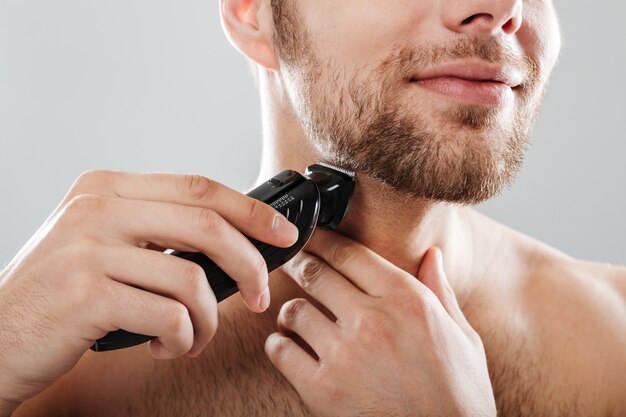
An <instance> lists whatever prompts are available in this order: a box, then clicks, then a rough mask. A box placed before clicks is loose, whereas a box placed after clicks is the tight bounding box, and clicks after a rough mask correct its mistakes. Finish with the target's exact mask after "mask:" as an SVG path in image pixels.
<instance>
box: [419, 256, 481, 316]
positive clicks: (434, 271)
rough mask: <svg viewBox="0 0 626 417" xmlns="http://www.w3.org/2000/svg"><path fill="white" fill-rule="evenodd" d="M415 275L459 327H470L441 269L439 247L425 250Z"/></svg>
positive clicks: (441, 261) (441, 258) (441, 260)
mask: <svg viewBox="0 0 626 417" xmlns="http://www.w3.org/2000/svg"><path fill="white" fill-rule="evenodd" d="M417 276H418V279H419V280H420V281H421V282H422V283H423V284H424V285H425V286H427V287H428V288H429V289H430V290H431V291H432V292H433V293H434V294H435V295H436V296H437V298H438V299H439V301H440V302H441V304H442V305H443V307H444V309H445V310H446V311H447V312H448V315H450V317H451V318H452V319H453V320H454V321H455V322H456V323H457V324H458V325H459V326H461V328H466V327H470V328H471V326H470V324H469V323H468V322H467V319H466V318H465V315H464V314H463V312H462V311H461V307H459V303H458V300H457V298H456V295H455V294H454V290H453V289H452V286H451V285H450V282H449V281H448V278H447V276H446V273H445V271H444V269H443V255H442V253H441V249H439V248H436V247H435V248H430V249H429V250H428V251H427V252H426V254H425V255H424V257H423V258H422V263H421V264H420V267H419V271H418V273H417Z"/></svg>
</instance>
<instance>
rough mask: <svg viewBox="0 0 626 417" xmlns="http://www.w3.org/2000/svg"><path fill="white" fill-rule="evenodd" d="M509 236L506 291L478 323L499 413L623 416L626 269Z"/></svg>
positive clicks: (501, 266)
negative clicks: (576, 256) (582, 258)
mask: <svg viewBox="0 0 626 417" xmlns="http://www.w3.org/2000/svg"><path fill="white" fill-rule="evenodd" d="M507 234H508V235H509V236H508V239H505V241H506V242H505V243H503V246H504V247H505V253H506V251H507V249H506V247H507V246H508V250H510V252H509V254H508V255H506V254H505V255H504V256H503V260H500V261H497V263H498V268H499V269H500V270H504V271H508V272H510V274H509V276H506V275H505V276H503V275H502V274H500V276H497V277H496V278H495V279H496V280H498V279H499V280H502V281H504V282H505V284H497V285H502V287H500V288H503V287H504V288H505V290H502V291H501V292H500V293H499V295H500V296H501V298H500V299H499V300H497V301H495V302H494V294H493V293H491V294H490V296H489V297H488V300H486V301H485V302H490V303H491V305H490V309H491V314H490V315H488V316H486V315H485V314H481V318H480V319H479V321H480V322H479V323H477V327H478V330H479V333H482V334H481V335H484V337H483V339H484V341H485V347H486V350H487V354H488V358H489V364H490V372H491V374H492V380H493V384H494V390H495V393H496V397H497V400H498V404H499V409H500V415H503V416H527V415H528V416H530V415H532V416H543V415H585V416H609V415H624V414H626V399H625V396H624V392H626V355H625V354H624V352H626V268H624V267H619V266H612V265H607V264H599V263H594V262H588V261H582V260H578V259H574V258H572V257H569V256H567V255H565V254H563V253H561V252H559V251H557V250H555V249H553V248H551V247H549V246H547V245H544V244H542V243H540V242H537V241H535V240H533V239H530V238H527V237H525V236H522V235H521V234H517V233H516V232H513V231H510V232H507ZM507 266H508V270H507V269H506V268H507ZM511 266H513V267H512V268H511ZM511 269H514V270H515V271H514V272H511ZM489 320H491V321H490V322H489ZM486 322H488V323H486Z"/></svg>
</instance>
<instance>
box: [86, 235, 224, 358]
mask: <svg viewBox="0 0 626 417" xmlns="http://www.w3.org/2000/svg"><path fill="white" fill-rule="evenodd" d="M101 250H102V251H103V253H101V254H99V255H100V256H98V259H99V260H101V262H100V265H98V268H99V270H100V271H103V273H104V274H105V275H107V276H109V277H111V278H112V279H115V280H116V281H118V282H121V283H124V284H128V285H132V286H135V287H139V288H142V289H144V290H146V291H150V292H153V293H156V294H159V295H163V296H165V297H168V298H172V299H174V300H176V301H179V302H180V303H182V304H184V305H185V307H187V310H188V311H189V315H190V317H191V322H192V325H193V335H194V344H193V346H192V348H191V350H190V351H189V352H188V353H189V355H190V356H196V355H198V354H199V353H200V352H201V351H202V349H204V347H205V346H206V345H207V343H209V341H210V340H211V339H212V338H213V336H214V335H215V332H216V330H217V317H218V316H217V300H216V299H215V295H214V294H213V291H212V290H211V287H210V285H209V282H208V280H207V277H206V275H205V273H204V270H203V269H202V268H201V267H200V266H199V265H197V264H195V263H193V262H189V261H186V260H184V259H181V258H178V257H176V256H171V255H167V254H164V253H159V252H154V251H151V250H146V249H139V248H135V247H125V246H113V245H109V246H104V247H103V248H102V249H101ZM103 260H106V261H105V262H102V261H103Z"/></svg>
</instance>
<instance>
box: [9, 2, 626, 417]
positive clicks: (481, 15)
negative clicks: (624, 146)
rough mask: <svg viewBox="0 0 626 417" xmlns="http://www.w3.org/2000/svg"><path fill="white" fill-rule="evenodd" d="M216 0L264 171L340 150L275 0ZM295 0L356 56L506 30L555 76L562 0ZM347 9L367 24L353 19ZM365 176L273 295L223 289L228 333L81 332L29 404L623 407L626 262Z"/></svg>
mask: <svg viewBox="0 0 626 417" xmlns="http://www.w3.org/2000/svg"><path fill="white" fill-rule="evenodd" d="M221 4H222V17H223V22H224V26H225V29H226V32H227V34H228V36H229V38H230V40H231V41H232V43H233V44H234V45H235V46H236V47H237V48H238V49H239V50H240V51H241V52H242V53H244V54H245V55H246V56H247V57H248V58H249V59H251V60H252V61H253V62H254V63H255V65H256V68H257V71H258V78H259V89H260V92H261V99H262V104H263V107H262V108H263V121H264V124H263V128H264V132H263V133H264V152H263V155H264V156H263V163H262V168H261V172H260V175H259V182H260V181H264V180H266V179H267V178H269V177H271V176H272V175H274V174H275V173H276V172H278V171H280V170H282V169H286V168H291V169H296V170H299V171H302V170H303V169H304V167H306V166H307V165H308V164H310V163H311V162H314V161H315V160H316V159H318V158H320V157H326V156H329V155H330V156H332V153H331V152H328V150H327V152H326V153H323V152H322V151H323V148H320V141H319V140H316V139H320V138H315V137H314V136H313V135H312V134H311V132H310V131H307V130H306V129H303V128H302V124H301V121H302V118H303V114H302V113H300V112H299V111H298V110H297V109H296V108H295V106H294V97H297V96H298V95H297V93H298V86H299V84H298V81H299V79H298V78H297V76H298V73H297V68H296V67H293V68H292V67H289V66H287V65H285V62H284V60H282V61H281V56H280V54H278V53H277V51H276V48H275V43H274V37H273V36H274V26H273V21H272V16H271V8H270V5H269V4H268V2H266V1H263V2H261V1H253V0H224V1H222V3H221ZM298 5H299V6H300V7H301V13H302V16H306V18H305V22H306V26H307V27H311V28H316V29H317V31H316V33H314V34H313V38H312V39H313V40H314V42H315V45H317V47H316V48H317V49H316V50H317V51H331V52H336V54H334V55H336V56H335V58H336V59H340V61H339V64H340V65H341V66H342V67H344V68H346V69H347V72H348V73H350V74H354V73H357V75H358V71H361V69H362V68H366V67H367V65H366V64H368V63H372V62H377V61H378V60H379V59H380V58H382V57H386V56H388V55H389V53H390V52H391V49H390V48H392V47H393V45H394V42H395V40H397V39H419V40H421V41H425V42H428V41H433V42H434V41H441V40H444V38H448V39H449V38H450V37H454V36H458V35H463V34H467V32H468V31H475V32H480V33H481V34H482V35H484V36H503V37H504V39H506V40H507V42H509V43H510V45H512V46H514V47H515V48H516V50H517V51H518V52H520V53H522V54H523V55H525V56H527V57H532V58H533V59H534V60H535V61H537V62H539V63H541V64H542V67H541V74H542V77H544V82H545V79H547V75H548V74H549V72H550V70H551V68H552V66H553V65H554V61H555V60H556V57H557V54H558V47H559V40H558V28H557V26H556V19H555V16H554V11H553V8H552V4H551V2H549V1H528V2H523V3H522V2H519V1H513V0H510V1H501V2H492V1H487V0H475V1H464V2H460V1H452V0H449V1H444V0H440V1H435V0H428V1H421V2H413V1H408V0H394V1H386V2H377V1H372V2H362V1H360V2H357V0H347V1H343V2H336V1H331V0H319V1H315V2H299V3H298ZM470 16H477V17H475V18H474V19H472V20H471V21H470V24H462V22H464V21H466V19H467V18H468V17H470ZM510 21H513V23H507V22H510ZM344 22H354V23H355V24H353V25H351V27H350V30H349V31H346V30H345V25H344V24H343V23H344ZM381 22H383V23H385V24H381ZM357 23H358V24H357ZM336 39H342V42H341V43H339V44H338V43H337V42H336ZM342 48H343V49H342ZM331 52H329V53H331ZM363 71H365V70H363ZM361 75H363V74H361ZM300 81H301V80H300ZM397 100H398V101H397V102H398V103H399V104H401V105H404V106H405V107H406V108H407V109H415V112H416V113H418V112H419V113H420V114H425V117H426V118H427V120H426V121H427V123H436V122H437V118H438V117H441V114H442V113H438V112H436V111H433V112H430V113H429V112H425V111H424V109H425V108H426V107H425V106H429V103H430V105H431V106H430V107H434V108H439V109H445V108H447V107H449V106H454V105H457V104H458V103H456V102H454V101H453V100H451V99H450V98H449V97H441V96H437V95H433V94H432V92H426V91H422V90H419V91H417V92H415V94H414V95H400V96H398V98H397ZM296 103H297V102H296ZM430 107H429V108H430ZM420 110H421V111H420ZM513 121H514V112H512V111H511V109H510V108H508V110H507V109H506V108H504V107H503V109H502V110H501V111H499V112H498V114H497V122H498V123H497V125H496V126H494V125H491V126H490V127H489V129H487V130H484V129H483V130H481V131H480V132H479V133H476V134H477V135H478V134H482V135H483V137H484V138H486V139H489V140H492V141H493V140H496V139H497V137H498V133H499V132H502V129H503V128H506V126H508V125H509V124H511V123H513ZM449 129H451V130H453V129H454V128H453V127H449ZM456 129H458V130H459V134H461V135H463V134H468V131H467V130H464V128H463V127H462V126H461V127H459V126H456ZM452 133H454V130H453V131H452ZM494 143H497V142H494ZM457 146H459V145H457ZM452 154H454V152H452ZM357 181H358V184H359V185H358V188H357V192H356V194H355V196H354V202H353V207H352V210H351V213H350V215H349V217H348V218H347V219H346V221H345V222H344V223H343V224H342V226H341V228H340V230H339V231H340V232H341V235H339V234H333V233H318V234H316V236H315V238H314V239H313V240H312V242H311V244H310V245H309V246H308V247H307V252H306V253H303V254H302V255H300V256H299V257H298V258H297V259H296V260H295V261H294V262H293V263H290V264H289V265H287V266H286V267H285V268H283V269H282V270H279V271H276V272H275V273H273V274H272V277H271V280H270V289H271V293H272V304H271V306H270V308H269V309H268V310H267V312H265V313H263V314H261V315H253V314H250V313H249V312H248V311H246V309H245V307H244V306H243V305H242V303H241V302H240V299H239V298H238V296H237V297H233V298H231V299H229V300H227V301H225V302H224V303H222V304H221V305H220V306H219V313H220V327H219V330H218V333H217V335H216V337H215V338H214V339H213V342H212V343H211V345H209V347H208V348H207V349H205V350H204V352H203V353H202V355H201V356H200V357H198V358H197V359H194V360H191V359H188V358H184V359H176V360H173V361H167V362H164V361H157V360H155V359H153V358H152V357H150V356H149V355H147V354H146V351H145V348H144V347H138V348H133V349H129V350H127V351H120V352H113V353H110V354H104V355H100V354H95V353H91V352H88V353H87V354H86V355H84V356H83V358H82V359H81V361H80V363H79V364H78V365H77V366H76V367H75V368H74V369H73V370H72V371H71V372H70V373H68V374H67V375H66V376H65V377H63V378H62V379H61V380H59V381H58V382H57V383H56V384H55V385H53V386H51V387H50V388H49V389H48V390H46V391H44V392H43V393H42V394H41V395H39V396H38V397H35V398H33V399H32V400H31V401H28V402H26V403H24V404H23V406H22V407H20V409H19V410H18V411H17V413H16V415H154V414H155V413H157V414H158V413H162V414H169V415H171V414H177V415H201V414H202V415H204V414H211V415H213V414H215V415H276V416H280V415H285V416H299V415H310V414H313V415H340V416H349V415H494V409H493V404H492V403H491V402H490V401H491V398H490V397H489V395H490V394H491V392H492V389H493V394H494V395H495V400H496V404H497V409H498V413H499V414H500V415H503V416H544V415H545V416H553V415H581V416H583V415H584V416H611V415H622V414H624V413H626V401H625V400H624V396H623V392H625V391H626V376H625V375H626V372H624V369H626V357H625V356H624V354H623V352H624V351H625V350H626V332H625V331H624V329H625V328H626V314H624V311H625V310H624V308H625V307H624V306H625V305H626V284H625V283H626V270H625V269H624V268H622V267H614V266H610V265H600V264H596V263H591V262H586V261H581V260H577V259H573V258H571V257H569V256H567V255H565V254H563V253H561V252H559V251H557V250H555V249H553V248H550V247H548V246H546V245H544V244H542V243H541V242H538V241H536V240H533V239H531V238H529V237H527V236H524V235H522V234H520V233H518V232H515V231H513V230H511V229H508V228H506V227H505V226H503V225H500V224H498V223H497V222H494V221H493V220H491V219H488V218H486V217H484V216H482V215H480V214H478V213H477V212H475V211H474V210H472V209H471V208H468V207H465V206H461V205H450V204H443V203H440V202H436V201H433V200H427V199H424V198H419V197H416V196H407V194H406V192H401V191H399V190H397V189H395V188H393V187H391V186H389V185H385V184H383V183H382V182H381V181H380V180H379V179H376V178H374V177H372V176H371V175H367V174H363V173H362V172H358V173H357ZM433 248H439V249H433ZM439 251H440V252H441V254H442V259H443V261H442V262H443V266H441V264H440V262H441V261H439V260H438V259H437V258H438V257H437V253H439ZM448 283H449V285H448ZM294 300H295V301H294ZM302 300H307V301H302ZM466 320H467V321H466ZM368 323H370V324H368ZM476 333H477V334H478V335H479V336H480V338H477V337H476ZM296 335H297V336H296ZM286 336H291V337H286ZM483 346H484V352H486V362H487V365H488V372H489V373H488V376H489V378H490V381H491V386H492V387H489V386H488V384H487V385H485V384H484V382H485V381H486V378H487V375H486V369H485V363H484V358H485V356H484V354H483ZM425 358H427V359H425ZM464 382H465V383H464Z"/></svg>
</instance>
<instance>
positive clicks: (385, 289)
mask: <svg viewBox="0 0 626 417" xmlns="http://www.w3.org/2000/svg"><path fill="white" fill-rule="evenodd" d="M306 251H307V252H310V253H312V254H314V255H316V256H319V257H320V258H322V259H323V260H324V261H326V262H327V263H328V264H329V265H330V266H331V267H332V268H333V269H335V270H336V271H338V272H339V273H341V274H342V275H343V276H345V277H347V278H348V279H349V280H350V281H352V283H353V284H354V285H356V286H357V287H359V288H360V289H361V290H363V291H364V292H365V293H367V294H369V295H371V296H374V297H383V296H385V295H388V294H390V293H392V292H393V291H395V290H397V288H398V284H399V283H403V284H410V283H411V281H414V278H412V277H411V276H410V275H409V274H407V273H406V272H404V271H402V270H401V269H399V268H397V267H396V266H395V265H393V264H392V263H391V262H389V261H387V260H386V259H385V258H383V257H382V256H380V255H378V254H377V253H375V252H374V251H372V250H370V249H369V248H367V247H366V246H364V245H362V244H360V243H358V242H355V241H354V240H352V239H350V238H347V237H345V236H342V235H340V234H338V233H334V232H328V231H325V230H317V231H316V232H315V234H314V235H313V237H312V238H311V240H310V241H309V243H308V244H307V247H306Z"/></svg>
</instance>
